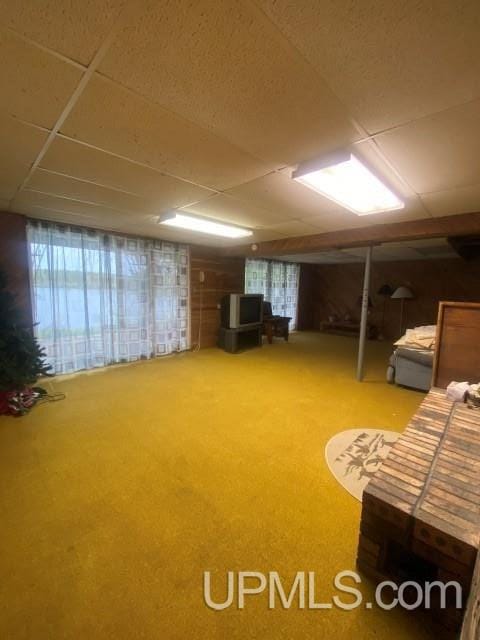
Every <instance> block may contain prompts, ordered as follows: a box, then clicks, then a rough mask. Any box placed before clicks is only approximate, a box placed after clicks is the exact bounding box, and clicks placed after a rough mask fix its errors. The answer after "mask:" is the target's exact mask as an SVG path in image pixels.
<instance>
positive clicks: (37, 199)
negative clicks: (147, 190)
mask: <svg viewBox="0 0 480 640" xmlns="http://www.w3.org/2000/svg"><path fill="white" fill-rule="evenodd" d="M37 208H41V209H43V210H46V211H52V212H57V213H70V214H78V215H81V216H88V217H92V218H94V219H96V220H98V222H99V223H104V222H105V220H108V222H109V223H115V224H117V223H118V222H128V220H129V219H131V220H132V221H133V220H135V218H141V217H142V216H141V214H138V213H136V214H134V213H130V214H127V213H125V212H122V211H117V210H115V209H111V208H110V207H105V206H102V205H97V204H93V203H91V202H80V201H78V200H70V199H68V198H62V197H60V196H51V195H47V194H44V193H39V192H37V191H26V190H24V191H22V192H21V193H19V194H18V195H17V196H16V197H15V199H14V200H13V202H12V210H13V211H20V209H21V210H22V211H28V212H29V213H31V212H34V211H35V209H37ZM144 217H145V216H144Z"/></svg>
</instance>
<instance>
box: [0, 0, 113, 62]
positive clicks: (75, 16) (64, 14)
mask: <svg viewBox="0 0 480 640" xmlns="http://www.w3.org/2000/svg"><path fill="white" fill-rule="evenodd" d="M124 4H125V0H69V1H68V2H58V0H41V2H40V1H39V0H34V1H33V2H32V0H15V2H5V3H3V2H2V3H1V10H2V22H3V24H4V26H6V27H9V28H10V29H14V30H15V31H17V32H18V33H20V34H21V35H23V36H25V37H27V38H30V39H31V40H34V41H35V42H38V43H39V44H41V45H43V46H45V47H48V48H49V49H53V50H54V51H57V52H58V53H61V54H63V55H64V56H67V57H68V58H71V59H72V60H76V61H77V62H80V63H82V64H84V65H88V64H89V62H90V61H91V59H92V58H93V56H94V55H95V53H96V51H97V50H98V49H99V48H100V45H101V44H102V42H103V40H104V39H105V37H106V36H107V34H108V32H109V31H110V29H111V27H112V25H113V24H114V21H115V19H116V17H117V15H118V13H119V10H120V9H121V8H122V6H123V5H124Z"/></svg>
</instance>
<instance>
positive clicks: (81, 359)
mask: <svg viewBox="0 0 480 640" xmlns="http://www.w3.org/2000/svg"><path fill="white" fill-rule="evenodd" d="M28 240H29V248H30V261H31V262H30V264H31V286H32V299H33V308H34V317H35V322H37V323H38V324H37V326H36V334H37V337H38V339H39V342H40V344H41V345H42V346H43V347H45V349H46V351H47V356H48V361H49V363H50V364H52V366H53V369H54V371H55V372H56V373H70V372H72V371H78V370H79V369H90V368H93V367H103V366H105V365H108V364H112V363H115V362H129V361H134V360H139V359H144V358H153V357H155V356H159V355H165V354H168V353H172V352H173V351H182V350H184V349H187V348H188V248H187V247H185V246H182V245H177V244H173V243H169V242H162V241H161V240H152V239H145V238H133V237H123V236H119V235H113V234H107V233H104V232H101V231H93V230H90V229H83V228H79V227H70V226H65V225H59V224H54V223H46V222H39V221H33V220H32V221H29V223H28Z"/></svg>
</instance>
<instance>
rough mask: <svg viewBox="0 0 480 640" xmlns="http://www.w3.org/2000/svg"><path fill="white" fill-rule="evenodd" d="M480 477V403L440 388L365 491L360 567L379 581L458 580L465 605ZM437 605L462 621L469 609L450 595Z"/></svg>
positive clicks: (477, 534) (443, 615)
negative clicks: (460, 398) (473, 403)
mask: <svg viewBox="0 0 480 640" xmlns="http://www.w3.org/2000/svg"><path fill="white" fill-rule="evenodd" d="M479 477H480V409H470V408H468V407H467V405H465V404H462V403H453V402H451V401H450V400H448V399H447V397H446V392H445V390H443V389H436V388H434V389H432V390H431V391H430V392H429V393H428V395H427V396H426V398H425V399H424V400H423V402H422V403H421V405H420V407H419V409H418V411H417V413H416V414H415V415H414V416H413V418H412V419H411V420H410V422H409V424H408V426H407V428H406V430H405V431H404V433H403V434H402V435H401V436H400V438H399V439H398V440H397V441H396V443H395V445H394V446H393V447H392V449H391V450H390V453H389V454H388V456H387V458H386V460H385V462H384V463H383V464H382V466H381V467H380V469H379V470H378V471H377V473H376V474H375V476H374V477H373V478H372V479H371V480H370V482H369V483H368V485H367V486H366V488H365V490H364V493H363V504H362V518H361V523H360V539H359V546H358V555H357V565H358V568H359V569H360V570H361V571H362V572H363V573H365V574H366V575H367V576H369V577H370V578H372V579H374V580H375V581H376V582H382V581H384V580H395V581H397V583H399V582H403V581H406V580H415V581H416V582H418V583H424V582H426V581H427V582H432V581H434V580H440V581H442V582H448V581H450V580H455V581H458V582H459V583H460V585H461V586H462V591H463V594H462V595H463V605H465V602H466V599H467V597H468V594H469V591H470V586H471V582H472V576H473V571H474V567H475V561H476V558H477V554H478V547H479V544H480V484H479V481H478V479H479ZM447 595H448V594H447ZM450 595H453V596H454V595H455V594H454V593H452V594H450ZM434 612H435V615H436V618H437V619H438V620H439V621H440V622H441V623H442V624H443V625H444V626H445V627H448V628H450V629H458V628H459V626H460V624H461V621H462V615H463V613H462V610H460V609H456V608H455V607H454V603H450V602H449V601H448V599H447V608H446V609H434Z"/></svg>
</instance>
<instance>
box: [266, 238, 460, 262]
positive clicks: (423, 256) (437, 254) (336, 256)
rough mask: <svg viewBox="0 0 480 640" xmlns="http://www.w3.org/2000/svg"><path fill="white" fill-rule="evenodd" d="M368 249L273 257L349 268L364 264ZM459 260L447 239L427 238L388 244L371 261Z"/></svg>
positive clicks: (379, 249) (380, 247)
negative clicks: (349, 266)
mask: <svg viewBox="0 0 480 640" xmlns="http://www.w3.org/2000/svg"><path fill="white" fill-rule="evenodd" d="M366 253H367V249H366V248H364V247H360V248H352V249H336V250H331V251H320V252H317V253H302V254H298V255H297V254H292V255H282V256H273V257H274V258H276V259H277V260H283V261H285V262H304V263H307V264H348V263H354V262H359V263H365V257H366ZM450 258H458V254H457V253H456V251H454V250H453V249H452V247H451V246H450V244H449V243H448V241H447V239H446V238H431V239H430V238H428V239H425V240H411V241H409V242H388V243H384V244H381V245H378V246H375V247H373V250H372V259H373V260H374V261H375V262H394V261H396V260H398V261H403V260H446V259H450Z"/></svg>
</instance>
